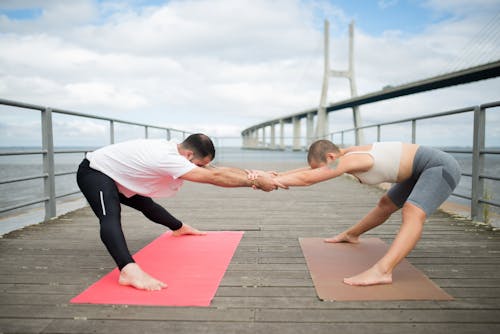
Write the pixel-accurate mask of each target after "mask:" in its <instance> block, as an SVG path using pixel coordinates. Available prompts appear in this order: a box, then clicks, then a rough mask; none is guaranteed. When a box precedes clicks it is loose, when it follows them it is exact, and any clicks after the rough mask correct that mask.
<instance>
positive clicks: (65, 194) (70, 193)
mask: <svg viewBox="0 0 500 334" xmlns="http://www.w3.org/2000/svg"><path fill="white" fill-rule="evenodd" d="M79 193H81V191H80V190H76V191H72V192H69V193H64V194H61V195H57V196H56V198H62V197H66V196H71V195H75V194H79Z"/></svg>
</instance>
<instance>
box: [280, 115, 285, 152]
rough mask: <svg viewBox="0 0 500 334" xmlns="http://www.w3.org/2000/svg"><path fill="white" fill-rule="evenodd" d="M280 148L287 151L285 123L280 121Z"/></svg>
mask: <svg viewBox="0 0 500 334" xmlns="http://www.w3.org/2000/svg"><path fill="white" fill-rule="evenodd" d="M280 148H281V149H282V150H284V149H285V122H284V121H283V120H282V119H280Z"/></svg>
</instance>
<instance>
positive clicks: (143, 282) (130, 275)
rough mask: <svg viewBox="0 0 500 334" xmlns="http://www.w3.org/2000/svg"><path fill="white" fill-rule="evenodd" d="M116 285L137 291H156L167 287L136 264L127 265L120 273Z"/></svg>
mask: <svg viewBox="0 0 500 334" xmlns="http://www.w3.org/2000/svg"><path fill="white" fill-rule="evenodd" d="M118 283H119V284H121V285H130V286H133V287H134V288H136V289H139V290H148V291H156V290H161V289H164V288H166V287H167V285H166V284H165V283H163V282H161V281H159V280H157V279H156V278H153V277H151V276H149V274H147V273H146V272H144V271H143V270H142V269H141V267H139V265H138V264H137V263H129V264H127V265H126V266H125V267H123V268H122V270H121V271H120V278H119V279H118Z"/></svg>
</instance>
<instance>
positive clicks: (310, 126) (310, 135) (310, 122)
mask: <svg viewBox="0 0 500 334" xmlns="http://www.w3.org/2000/svg"><path fill="white" fill-rule="evenodd" d="M306 122H307V123H306V124H307V125H306V126H307V127H306V136H307V139H306V144H307V148H309V146H310V145H311V144H312V142H313V139H314V114H313V113H312V112H310V113H308V114H307V121H306Z"/></svg>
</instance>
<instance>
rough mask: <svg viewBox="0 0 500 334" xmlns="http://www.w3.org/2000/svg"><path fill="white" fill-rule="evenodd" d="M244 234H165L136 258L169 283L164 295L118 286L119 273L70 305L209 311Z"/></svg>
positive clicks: (161, 291)
mask: <svg viewBox="0 0 500 334" xmlns="http://www.w3.org/2000/svg"><path fill="white" fill-rule="evenodd" d="M242 236H243V232H209V233H208V234H207V235H205V236H181V237H173V236H172V234H171V232H168V233H165V234H163V235H161V236H160V237H159V238H157V239H156V240H154V241H153V242H151V243H150V244H149V245H147V246H146V247H144V248H143V249H141V250H140V251H139V252H137V253H136V254H135V255H134V259H135V261H136V262H137V263H138V264H139V265H140V266H141V268H142V269H143V270H144V271H146V272H147V273H149V274H150V275H151V276H153V277H155V278H157V279H159V280H161V281H163V282H165V283H167V285H168V288H166V289H162V290H160V291H143V290H138V289H135V288H133V287H130V286H121V285H119V284H118V277H119V271H118V268H116V269H115V270H113V271H111V272H110V273H109V274H107V275H106V276H104V277H103V278H101V279H100V280H99V281H97V282H96V283H94V284H93V285H91V286H90V287H89V288H88V289H87V290H85V291H83V292H82V293H81V294H80V295H78V296H76V297H75V298H73V299H72V300H71V302H72V303H90V304H129V305H158V306H159V305H161V306H209V305H210V302H211V300H212V298H213V297H214V295H215V293H216V291H217V288H218V287H219V283H220V281H221V280H222V277H223V276H224V273H225V272H226V269H227V267H228V265H229V262H230V261H231V258H232V257H233V254H234V252H235V250H236V247H238V244H239V242H240V240H241V238H242Z"/></svg>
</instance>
